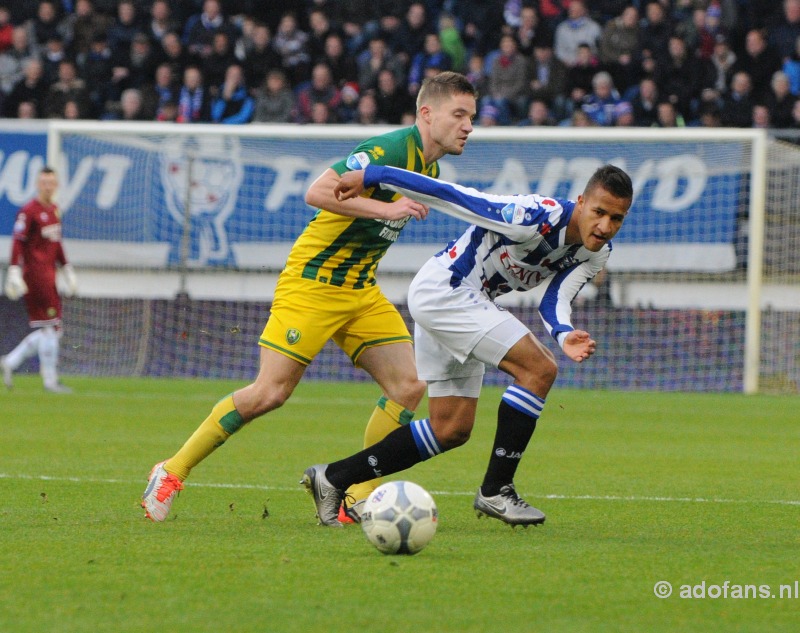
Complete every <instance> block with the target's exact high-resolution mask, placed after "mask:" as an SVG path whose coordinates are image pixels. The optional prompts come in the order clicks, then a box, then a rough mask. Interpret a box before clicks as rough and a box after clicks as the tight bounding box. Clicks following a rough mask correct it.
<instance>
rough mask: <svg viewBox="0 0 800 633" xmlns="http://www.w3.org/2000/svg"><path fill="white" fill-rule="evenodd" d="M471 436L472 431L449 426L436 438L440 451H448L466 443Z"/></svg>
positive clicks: (461, 427) (466, 428) (457, 426)
mask: <svg viewBox="0 0 800 633" xmlns="http://www.w3.org/2000/svg"><path fill="white" fill-rule="evenodd" d="M471 435H472V429H471V428H468V427H463V426H459V425H450V426H448V427H447V428H445V429H444V430H443V431H442V433H441V435H440V436H437V438H436V439H437V440H438V441H439V445H440V446H441V447H442V450H445V451H449V450H451V449H453V448H458V447H459V446H463V445H464V444H466V443H467V441H468V440H469V438H470V436H471Z"/></svg>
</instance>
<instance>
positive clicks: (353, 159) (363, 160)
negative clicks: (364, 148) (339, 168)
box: [347, 152, 370, 169]
mask: <svg viewBox="0 0 800 633" xmlns="http://www.w3.org/2000/svg"><path fill="white" fill-rule="evenodd" d="M369 163H370V160H369V156H368V155H367V153H366V152H356V153H355V154H351V155H350V156H349V157H348V158H347V168H348V169H364V168H365V167H366V166H367V165H369Z"/></svg>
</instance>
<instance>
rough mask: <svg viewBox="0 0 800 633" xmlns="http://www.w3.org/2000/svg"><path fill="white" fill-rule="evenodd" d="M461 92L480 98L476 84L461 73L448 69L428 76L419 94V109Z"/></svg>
mask: <svg viewBox="0 0 800 633" xmlns="http://www.w3.org/2000/svg"><path fill="white" fill-rule="evenodd" d="M461 94H466V95H472V96H473V97H475V99H477V98H478V91H477V90H476V89H475V86H473V85H472V84H471V83H470V81H469V79H467V78H466V77H465V76H464V75H462V74H461V73H454V72H452V71H449V70H446V71H444V72H440V73H439V74H438V75H434V76H433V77H426V78H425V80H424V81H423V82H422V87H421V88H420V89H419V94H417V111H418V112H419V109H420V108H421V107H422V106H423V105H426V104H435V103H439V102H440V101H442V100H443V99H446V98H449V97H452V96H454V95H461Z"/></svg>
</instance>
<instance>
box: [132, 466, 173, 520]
mask: <svg viewBox="0 0 800 633" xmlns="http://www.w3.org/2000/svg"><path fill="white" fill-rule="evenodd" d="M166 463H167V462H166V460H164V461H163V462H159V463H158V464H156V465H155V466H153V470H151V471H150V478H149V479H148V480H147V488H145V491H144V494H143V495H142V507H143V508H144V509H145V513H144V516H145V517H146V518H148V519H150V520H151V521H155V522H156V523H158V522H160V521H163V520H164V519H166V518H167V515H168V514H169V510H170V508H171V507H172V501H173V500H174V499H175V495H176V494H178V493H179V492H180V491H181V490H183V482H182V481H181V480H180V479H178V478H177V477H176V476H175V475H171V474H170V473H168V472H167V471H166V470H164V464H166Z"/></svg>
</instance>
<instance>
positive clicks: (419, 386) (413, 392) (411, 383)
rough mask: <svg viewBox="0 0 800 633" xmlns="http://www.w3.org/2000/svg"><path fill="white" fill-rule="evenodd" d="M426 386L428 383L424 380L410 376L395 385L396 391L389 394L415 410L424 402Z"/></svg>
mask: <svg viewBox="0 0 800 633" xmlns="http://www.w3.org/2000/svg"><path fill="white" fill-rule="evenodd" d="M426 387H427V383H426V382H425V381H424V380H418V379H417V378H416V377H413V378H409V379H408V380H403V381H402V382H400V383H399V384H397V385H395V388H394V393H392V394H389V398H390V399H392V400H394V401H395V402H398V403H400V404H402V405H403V406H404V407H405V408H406V409H409V410H410V411H413V410H414V409H416V408H417V407H418V406H419V403H420V402H422V397H423V396H424V395H425V388H426Z"/></svg>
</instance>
